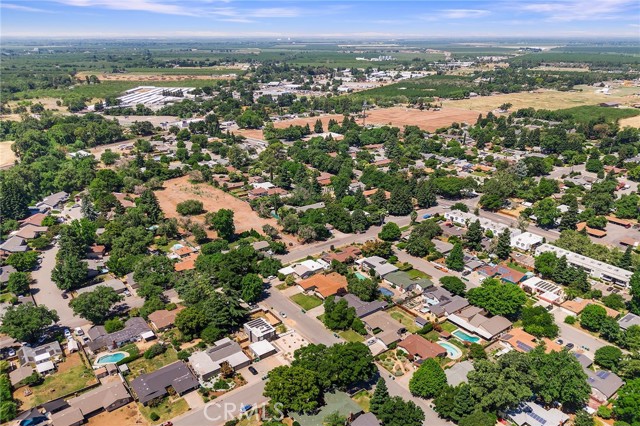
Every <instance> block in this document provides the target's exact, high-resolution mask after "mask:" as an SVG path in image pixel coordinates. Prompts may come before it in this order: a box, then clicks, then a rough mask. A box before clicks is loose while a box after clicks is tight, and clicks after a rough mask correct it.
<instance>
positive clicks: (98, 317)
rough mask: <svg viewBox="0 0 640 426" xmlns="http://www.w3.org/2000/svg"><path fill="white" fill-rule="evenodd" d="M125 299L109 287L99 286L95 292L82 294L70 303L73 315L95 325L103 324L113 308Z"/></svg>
mask: <svg viewBox="0 0 640 426" xmlns="http://www.w3.org/2000/svg"><path fill="white" fill-rule="evenodd" d="M123 299H124V297H122V296H120V295H119V294H118V293H116V291H115V290H114V289H112V288H111V287H107V286H103V285H101V286H98V287H96V289H95V290H94V291H90V292H88V293H82V294H80V295H79V296H78V297H76V298H75V299H73V300H72V301H71V303H69V306H71V309H73V313H74V314H76V315H78V316H80V317H82V318H84V319H86V320H87V321H91V322H92V323H94V324H103V323H104V322H105V321H106V319H107V317H108V316H109V314H110V313H111V308H113V306H114V305H115V304H116V303H118V302H121V301H122V300H123Z"/></svg>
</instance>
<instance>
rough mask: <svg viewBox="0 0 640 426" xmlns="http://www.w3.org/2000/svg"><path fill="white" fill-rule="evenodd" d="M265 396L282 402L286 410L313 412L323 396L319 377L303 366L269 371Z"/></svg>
mask: <svg viewBox="0 0 640 426" xmlns="http://www.w3.org/2000/svg"><path fill="white" fill-rule="evenodd" d="M264 396H266V397H268V398H271V402H272V403H279V404H282V407H283V409H284V410H285V411H295V412H298V413H304V412H311V411H313V410H315V409H316V408H317V407H318V405H319V400H320V396H321V390H320V386H318V377H317V375H316V374H315V373H314V372H313V371H309V370H307V369H305V368H302V367H293V366H292V367H288V366H281V367H276V368H274V369H273V370H271V371H270V372H269V379H268V380H267V383H266V384H265V386H264Z"/></svg>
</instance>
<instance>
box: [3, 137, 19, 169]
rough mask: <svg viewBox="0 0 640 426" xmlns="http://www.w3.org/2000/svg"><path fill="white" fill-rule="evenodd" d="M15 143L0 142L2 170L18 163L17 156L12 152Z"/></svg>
mask: <svg viewBox="0 0 640 426" xmlns="http://www.w3.org/2000/svg"><path fill="white" fill-rule="evenodd" d="M12 143H13V141H4V142H0V168H2V167H9V166H12V165H13V164H14V163H15V161H16V154H15V152H13V151H12V150H11V144H12Z"/></svg>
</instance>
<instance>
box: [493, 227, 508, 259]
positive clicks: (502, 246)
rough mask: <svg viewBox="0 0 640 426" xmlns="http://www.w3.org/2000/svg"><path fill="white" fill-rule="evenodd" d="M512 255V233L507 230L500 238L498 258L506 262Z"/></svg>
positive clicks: (497, 249)
mask: <svg viewBox="0 0 640 426" xmlns="http://www.w3.org/2000/svg"><path fill="white" fill-rule="evenodd" d="M510 254H511V231H509V228H505V230H504V231H502V233H501V234H500V236H499V237H498V245H497V247H496V256H498V259H501V260H506V259H508V258H509V255H510Z"/></svg>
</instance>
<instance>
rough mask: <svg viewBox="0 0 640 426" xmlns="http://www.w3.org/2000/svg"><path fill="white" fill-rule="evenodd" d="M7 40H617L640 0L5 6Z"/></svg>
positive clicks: (18, 2)
mask: <svg viewBox="0 0 640 426" xmlns="http://www.w3.org/2000/svg"><path fill="white" fill-rule="evenodd" d="M0 14H1V15H0V23H1V28H0V35H2V36H3V37H95V38H107V37H118V38H123V37H167V38H176V37H224V38H236V37H249V38H251V37H254V38H255V37H268V38H283V37H285V38H286V37H292V38H313V37H319V38H327V37H337V38H347V37H352V38H379V39H382V38H396V37H397V38H424V39H430V38H464V37H477V38H508V37H514V38H518V37H531V38H616V37H633V38H635V39H636V40H638V41H639V42H640V1H638V0H494V1H484V0H475V1H456V0H449V1H431V0H413V1H375V0H373V1H372V0H367V1H365V0H360V1H358V0H356V1H341V0H325V1H307V0H301V1H273V0H272V1H267V0H263V1H233V0H0Z"/></svg>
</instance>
